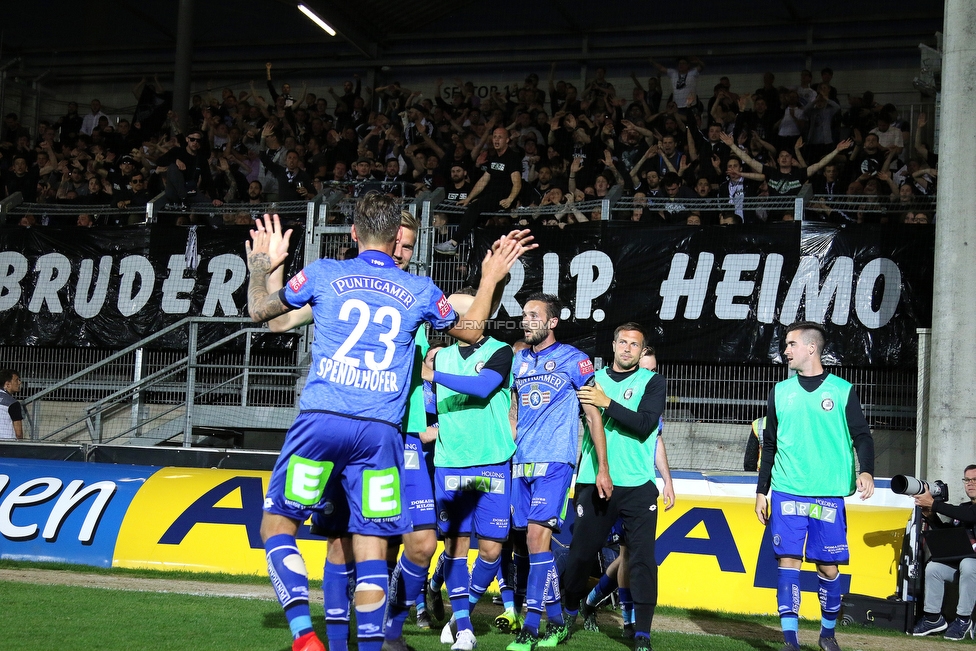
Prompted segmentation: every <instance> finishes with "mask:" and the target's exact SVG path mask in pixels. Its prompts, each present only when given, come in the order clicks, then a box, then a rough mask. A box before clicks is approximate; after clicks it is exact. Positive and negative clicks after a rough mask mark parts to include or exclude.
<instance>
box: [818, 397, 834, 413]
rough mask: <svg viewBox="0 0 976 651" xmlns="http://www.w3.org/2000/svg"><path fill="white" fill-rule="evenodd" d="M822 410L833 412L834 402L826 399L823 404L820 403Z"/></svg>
mask: <svg viewBox="0 0 976 651" xmlns="http://www.w3.org/2000/svg"><path fill="white" fill-rule="evenodd" d="M820 408H821V409H823V410H824V411H831V410H832V409H833V408H834V401H833V400H831V399H830V398H829V397H827V398H824V399H823V402H821V403H820Z"/></svg>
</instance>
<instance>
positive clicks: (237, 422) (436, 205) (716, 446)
mask: <svg viewBox="0 0 976 651" xmlns="http://www.w3.org/2000/svg"><path fill="white" fill-rule="evenodd" d="M691 201H700V202H702V208H700V209H702V210H716V209H717V206H718V205H719V204H721V205H723V206H725V207H727V206H728V204H727V202H725V203H722V202H721V201H720V200H716V199H698V200H684V199H682V202H683V203H686V204H690V202H691ZM746 202H747V203H746V204H745V206H746V209H747V210H752V209H766V210H770V211H776V210H783V211H791V212H794V213H795V214H798V215H800V216H801V217H802V216H803V215H804V213H805V211H806V210H808V209H810V208H811V206H813V205H815V204H820V203H825V202H826V203H829V204H830V205H832V206H835V207H836V209H838V210H850V211H856V210H878V211H880V210H890V205H891V203H893V202H887V203H886V202H877V201H875V200H869V199H867V198H864V197H844V198H842V199H837V198H834V199H827V198H824V197H817V196H812V195H802V196H801V197H796V198H795V197H781V198H773V199H770V198H757V199H746ZM916 202H917V204H918V205H921V206H923V207H924V208H927V209H930V210H931V209H934V207H935V204H934V200H933V199H927V198H916ZM664 203H666V200H665V201H664ZM36 205H37V204H23V203H21V204H16V205H13V206H11V205H9V204H7V205H6V207H3V206H0V210H3V211H4V212H7V213H8V214H19V213H22V212H23V213H24V214H26V213H27V211H30V210H36V208H34V207H33V206H36ZM886 205H887V206H888V207H887V208H885V207H884V206H886ZM353 206H354V201H353V200H351V199H348V198H346V197H345V196H344V195H343V194H342V193H340V192H338V191H334V192H329V193H323V194H322V195H320V196H319V197H317V198H316V200H315V201H313V202H307V203H306V202H297V205H294V206H293V205H291V204H265V205H262V206H261V208H260V209H259V210H260V211H262V212H265V211H278V212H279V213H284V214H286V215H288V216H289V218H293V219H295V220H304V223H305V225H306V231H305V237H306V247H305V255H306V259H305V263H306V264H307V263H308V262H310V261H311V260H313V259H316V258H318V257H328V258H340V257H342V256H343V254H344V253H345V251H346V250H347V249H349V248H352V247H353V246H354V244H355V243H354V242H353V241H352V239H351V237H350V226H349V223H348V222H349V221H351V219H350V216H351V215H352V209H353ZM634 206H635V203H634V201H633V200H632V199H620V200H619V201H617V202H616V203H614V204H613V205H610V202H609V201H596V202H588V203H587V204H582V203H581V204H580V205H579V206H578V207H579V209H580V210H581V211H584V214H586V213H585V211H590V213H589V214H591V215H592V214H593V212H594V211H599V215H600V218H601V219H609V218H610V217H611V216H612V215H617V214H618V213H620V212H622V211H627V210H631V211H632V210H634ZM404 207H405V209H407V210H409V211H410V212H411V213H413V214H414V215H416V216H417V217H418V219H419V220H420V222H421V230H420V233H419V234H418V245H417V248H416V250H415V254H414V259H413V261H412V263H411V268H412V269H411V270H412V271H413V272H414V273H417V274H420V275H424V276H429V277H431V278H432V279H434V281H435V282H436V283H437V284H438V286H440V287H441V288H442V289H443V290H444V291H445V292H446V293H452V292H455V291H457V290H459V289H461V288H462V287H463V286H464V285H465V284H466V282H467V278H468V268H467V262H466V261H467V259H468V253H469V252H470V250H469V248H468V243H461V245H460V247H459V251H458V255H457V256H435V255H434V252H433V247H434V245H436V244H438V243H440V242H443V241H445V240H447V239H450V237H451V236H452V234H453V232H454V229H455V227H454V226H451V225H448V224H447V223H446V221H448V220H454V221H456V220H457V218H458V217H459V216H460V214H461V213H462V212H463V208H461V207H459V206H457V205H452V204H449V203H445V202H444V201H443V193H442V192H440V193H439V192H434V193H429V194H426V195H424V196H422V197H420V198H419V199H408V200H405V202H404ZM211 208H212V207H209V206H207V207H204V208H203V210H205V211H207V214H208V215H209V214H210V212H211ZM76 210H77V208H76ZM153 210H154V212H155V216H156V218H157V219H158V218H159V217H160V215H163V216H166V215H171V214H185V213H183V212H182V211H173V210H170V209H167V208H165V207H163V208H160V209H158V211H156V210H157V209H153ZM247 210H252V208H251V207H248V208H247ZM559 210H565V208H564V207H558V206H553V207H549V206H547V207H544V208H532V209H529V210H516V211H507V212H502V213H497V214H498V215H504V216H508V217H509V218H510V219H511V222H512V223H513V224H518V222H519V221H520V219H521V216H522V215H526V216H527V217H528V218H531V219H535V218H536V215H537V214H538V215H543V216H544V215H545V214H555V213H556V212H557V211H559ZM11 211H16V213H12V212H11ZM212 212H213V214H215V215H226V214H231V215H233V214H241V213H243V212H245V209H244V208H242V206H241V205H237V206H234V205H225V206H221V207H220V208H219V209H216V210H213V211H212ZM438 215H444V216H445V217H446V220H442V219H441V218H439V217H438ZM248 217H249V219H251V216H250V212H248ZM147 221H150V220H149V219H148V218H147ZM543 221H544V218H543ZM210 321H220V322H222V323H236V324H238V325H239V327H240V330H239V332H236V333H235V334H233V335H230V336H228V337H227V338H226V339H225V340H224V339H222V340H221V342H220V343H221V344H226V343H228V341H230V340H236V343H235V345H234V346H224V345H218V344H210V345H207V346H199V347H198V346H197V344H196V341H197V339H196V335H195V334H194V332H195V329H196V328H199V327H200V325H201V324H204V323H207V322H210ZM173 327H174V328H175V327H178V328H184V329H186V332H187V337H188V341H189V342H191V344H190V345H189V346H188V350H187V352H186V353H185V354H184V353H182V352H180V351H164V350H153V349H152V346H151V339H152V337H150V338H149V339H147V340H144V341H142V342H139V343H138V344H135V345H133V346H130V347H129V348H127V349H124V350H121V351H105V350H94V349H85V348H74V349H64V348H57V349H49V348H37V347H28V346H11V347H5V349H4V356H5V358H6V361H5V364H7V365H9V366H11V367H15V368H18V369H20V370H21V373H22V376H23V377H24V378H25V379H26V381H27V382H26V384H25V387H24V389H23V391H22V397H23V398H24V403H25V406H26V407H27V410H26V411H27V413H28V428H27V432H28V437H29V438H30V439H31V440H33V441H45V442H73V443H90V444H99V443H108V442H113V443H125V444H133V445H153V444H161V443H168V444H174V443H175V444H179V445H183V446H187V447H189V446H192V445H197V444H200V443H202V442H204V441H209V442H211V443H212V442H213V441H214V440H218V441H220V440H223V441H225V442H227V443H228V445H227V447H232V446H233V445H236V444H238V443H239V441H238V440H237V439H236V438H235V437H234V436H233V432H235V431H239V430H241V429H243V428H260V429H266V430H275V431H284V430H285V429H286V428H287V427H288V425H289V424H290V423H291V420H292V418H293V416H294V414H295V413H296V410H297V403H298V397H299V395H300V391H301V386H302V383H303V381H304V376H305V375H306V373H307V370H308V365H309V355H308V353H309V345H310V340H311V336H310V335H311V333H310V332H309V331H308V330H307V329H302V330H301V331H300V332H299V333H298V335H297V336H298V344H297V345H296V346H295V347H294V348H293V350H290V351H288V352H287V353H280V352H276V353H271V352H268V351H262V350H252V347H251V346H250V342H251V341H252V338H253V337H255V336H258V335H261V334H267V332H268V331H267V330H266V329H262V328H256V327H252V326H251V325H250V321H249V320H247V319H243V318H229V319H221V318H217V317H211V318H209V319H208V318H204V317H194V318H188V319H185V320H184V321H181V322H180V323H179V324H177V325H176V326H173ZM159 335H160V333H155V334H154V335H153V337H155V336H159ZM664 358H665V360H666V355H664ZM836 370H837V372H838V373H839V374H840V375H841V376H842V377H845V379H848V380H850V381H851V382H852V383H853V384H854V385H855V387H856V389H857V391H858V394H859V395H860V397H861V400H862V403H863V404H864V408H865V414H866V416H867V418H868V420H869V423H870V424H871V426H872V428H874V430H875V436H876V444H877V448H878V454H879V456H882V455H885V454H889V455H891V456H892V457H893V458H894V457H897V458H898V459H904V458H906V457H911V458H914V455H915V449H916V442H915V431H916V420H917V419H916V406H917V404H918V402H917V392H918V391H919V389H918V379H917V377H916V374H915V372H914V371H900V370H881V371H879V370H867V369H857V368H842V369H836ZM660 371H661V372H662V374H663V375H664V376H665V377H667V378H668V383H669V385H668V386H669V390H668V394H669V398H668V409H667V412H666V414H665V419H666V425H665V432H666V434H667V433H670V434H671V435H669V436H668V446H669V456H670V457H671V465H672V467H673V468H679V469H688V470H701V471H711V472H724V471H729V472H731V471H741V470H742V469H743V466H742V458H743V451H744V448H745V442H746V439H747V436H748V434H749V423H751V421H752V420H753V419H755V418H757V417H759V416H761V415H762V414H763V412H764V410H765V401H766V396H767V393H768V391H769V388H770V387H771V386H772V384H773V383H774V382H776V381H778V380H780V379H783V378H785V377H786V373H787V371H786V369H785V368H784V367H782V366H741V365H734V366H733V365H714V364H712V365H709V364H672V363H668V362H667V361H664V362H662V364H661V367H660ZM207 428H210V430H209V431H208V429H207ZM224 430H226V431H230V432H231V434H229V435H227V434H222V433H221V432H222V431H224ZM221 436H223V438H221ZM215 437H216V438H215ZM899 463H900V462H899ZM901 467H902V466H899V468H901ZM908 470H910V468H909V469H908ZM899 471H901V470H899Z"/></svg>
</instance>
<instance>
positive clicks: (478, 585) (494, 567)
mask: <svg viewBox="0 0 976 651" xmlns="http://www.w3.org/2000/svg"><path fill="white" fill-rule="evenodd" d="M501 563H502V559H500V558H496V559H495V560H494V561H493V562H491V563H489V562H488V561H486V560H482V558H481V557H480V556H479V557H478V560H476V561H475V562H474V568H473V569H472V570H471V584H470V588H469V590H468V603H469V604H470V606H469V608H468V613H469V615H470V613H471V611H473V610H474V607H475V604H477V603H478V600H479V599H481V595H483V594H485V591H487V590H488V586H490V585H491V582H492V579H494V578H495V575H496V574H497V573H498V568H499V566H500V565H501Z"/></svg>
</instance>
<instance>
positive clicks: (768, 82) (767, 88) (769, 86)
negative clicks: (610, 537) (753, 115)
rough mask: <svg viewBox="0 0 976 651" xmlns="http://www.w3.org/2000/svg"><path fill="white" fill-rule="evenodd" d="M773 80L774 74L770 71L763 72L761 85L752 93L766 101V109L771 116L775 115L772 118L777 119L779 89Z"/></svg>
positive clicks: (774, 78) (774, 79)
mask: <svg viewBox="0 0 976 651" xmlns="http://www.w3.org/2000/svg"><path fill="white" fill-rule="evenodd" d="M775 81H776V75H774V74H773V73H771V72H767V73H765V74H764V75H763V85H762V87H760V88H757V89H756V92H755V93H753V95H754V96H758V97H762V98H763V99H764V100H765V101H766V109H767V110H769V111H770V112H771V113H772V115H773V116H776V117H775V118H774V119H778V115H779V112H780V103H779V89H778V88H777V87H776V84H775V83H774V82H775Z"/></svg>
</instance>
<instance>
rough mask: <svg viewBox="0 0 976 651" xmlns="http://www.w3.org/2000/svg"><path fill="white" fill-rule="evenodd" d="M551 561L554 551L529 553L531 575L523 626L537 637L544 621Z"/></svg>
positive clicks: (527, 585)
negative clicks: (543, 615) (543, 611)
mask: <svg viewBox="0 0 976 651" xmlns="http://www.w3.org/2000/svg"><path fill="white" fill-rule="evenodd" d="M551 563H552V552H543V553H542V554H529V576H528V581H527V582H526V586H525V623H524V624H522V626H523V627H524V628H527V629H528V630H529V632H530V633H532V635H535V636H536V637H538V635H539V624H540V623H541V622H542V609H543V607H544V599H545V592H546V581H547V579H548V578H549V565H550V564H551Z"/></svg>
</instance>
